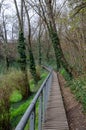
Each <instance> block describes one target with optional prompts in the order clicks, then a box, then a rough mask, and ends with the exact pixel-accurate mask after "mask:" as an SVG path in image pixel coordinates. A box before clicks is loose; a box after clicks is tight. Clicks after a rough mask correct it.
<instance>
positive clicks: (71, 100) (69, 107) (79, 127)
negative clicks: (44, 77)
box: [58, 75, 86, 130]
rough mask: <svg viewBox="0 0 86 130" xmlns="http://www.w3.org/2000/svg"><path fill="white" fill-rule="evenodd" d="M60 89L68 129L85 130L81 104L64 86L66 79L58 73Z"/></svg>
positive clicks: (85, 119)
mask: <svg viewBox="0 0 86 130" xmlns="http://www.w3.org/2000/svg"><path fill="white" fill-rule="evenodd" d="M58 77H59V83H60V86H61V90H62V96H63V100H64V105H65V109H66V113H67V119H68V123H69V128H70V129H69V130H86V114H85V113H83V111H82V105H81V104H80V103H79V102H78V101H77V100H76V99H75V97H74V94H72V93H71V90H70V88H69V87H65V84H66V81H65V80H64V78H63V77H62V76H61V75H58Z"/></svg>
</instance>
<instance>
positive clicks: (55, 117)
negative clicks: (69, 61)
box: [43, 72, 69, 130]
mask: <svg viewBox="0 0 86 130" xmlns="http://www.w3.org/2000/svg"><path fill="white" fill-rule="evenodd" d="M43 130H69V127H68V122H67V118H66V113H65V109H64V105H63V100H62V96H61V92H60V87H59V83H58V79H57V75H56V73H55V72H53V82H52V87H51V90H50V96H49V100H48V106H47V110H46V114H45V122H44V123H43Z"/></svg>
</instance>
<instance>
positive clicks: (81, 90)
mask: <svg viewBox="0 0 86 130" xmlns="http://www.w3.org/2000/svg"><path fill="white" fill-rule="evenodd" d="M68 86H70V88H71V91H72V92H73V94H74V95H75V97H76V99H77V100H78V101H79V102H80V103H81V104H82V106H83V111H84V112H85V113H86V75H82V76H80V77H78V78H77V79H73V80H72V81H70V82H69V83H68Z"/></svg>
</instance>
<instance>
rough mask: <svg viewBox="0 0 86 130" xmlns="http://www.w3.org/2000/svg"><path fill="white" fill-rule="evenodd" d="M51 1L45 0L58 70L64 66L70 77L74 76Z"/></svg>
mask: <svg viewBox="0 0 86 130" xmlns="http://www.w3.org/2000/svg"><path fill="white" fill-rule="evenodd" d="M51 2H52V0H45V3H46V7H47V15H48V26H49V28H48V31H49V36H50V39H51V41H52V45H53V48H54V52H55V57H56V64H57V70H59V69H60V67H61V66H63V67H64V68H65V70H66V71H67V72H68V74H69V75H70V77H72V73H71V69H69V65H68V63H67V61H66V59H65V57H64V54H63V52H62V49H61V45H60V40H59V37H58V34H57V29H56V24H55V20H54V14H53V8H52V5H51Z"/></svg>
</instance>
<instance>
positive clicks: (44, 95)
mask: <svg viewBox="0 0 86 130" xmlns="http://www.w3.org/2000/svg"><path fill="white" fill-rule="evenodd" d="M45 85H46V84H45ZM45 91H46V86H44V88H43V122H44V119H45V101H46V94H45Z"/></svg>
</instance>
